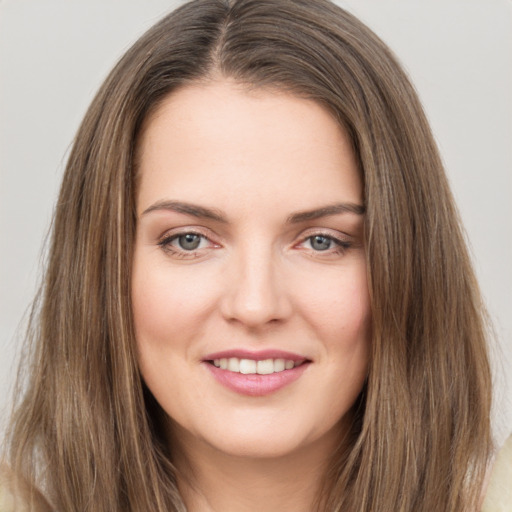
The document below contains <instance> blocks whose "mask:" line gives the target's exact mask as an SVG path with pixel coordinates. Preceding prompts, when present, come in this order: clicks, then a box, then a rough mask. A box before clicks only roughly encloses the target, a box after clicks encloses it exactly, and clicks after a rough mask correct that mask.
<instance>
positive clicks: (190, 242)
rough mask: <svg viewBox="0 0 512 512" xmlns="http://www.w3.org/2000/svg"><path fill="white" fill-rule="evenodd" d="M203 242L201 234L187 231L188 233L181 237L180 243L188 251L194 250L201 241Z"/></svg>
mask: <svg viewBox="0 0 512 512" xmlns="http://www.w3.org/2000/svg"><path fill="white" fill-rule="evenodd" d="M200 242H201V238H200V237H199V235H196V234H194V233H187V234H186V235H181V236H180V237H179V244H180V247H181V248H182V249H185V250H187V251H193V250H194V249H197V248H198V247H199V243H200Z"/></svg>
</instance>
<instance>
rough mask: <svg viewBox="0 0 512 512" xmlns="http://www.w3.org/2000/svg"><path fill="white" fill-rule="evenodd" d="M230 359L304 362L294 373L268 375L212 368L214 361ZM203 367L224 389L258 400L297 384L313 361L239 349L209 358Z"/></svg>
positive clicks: (266, 351) (263, 351)
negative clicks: (259, 397)
mask: <svg viewBox="0 0 512 512" xmlns="http://www.w3.org/2000/svg"><path fill="white" fill-rule="evenodd" d="M230 357H236V358H239V359H254V360H255V361H261V360H264V359H288V360H292V361H294V362H302V364H300V365H299V366H296V367H294V368H292V369H290V370H283V371H282V372H277V373H271V374H268V375H260V374H257V373H253V374H243V373H237V372H230V371H228V370H222V369H220V368H217V367H216V366H214V365H213V364H211V361H213V360H214V359H222V358H230ZM203 364H204V366H205V367H206V368H207V369H208V371H209V372H210V373H211V375H212V376H213V377H214V378H215V379H216V380H217V382H219V383H220V384H222V385H223V386H224V387H226V388H228V389H229V390H231V391H234V392H235V393H238V394H241V395H246V396H254V397H257V396H265V395H270V394H271V393H275V392H277V391H279V390H280V389H283V388H284V387H286V386H288V385H290V384H292V383H293V382H295V381H296V380H297V379H299V378H300V377H301V376H302V374H303V373H304V371H305V370H306V369H307V368H308V367H309V365H310V364H311V360H310V359H307V358H305V357H304V356H301V355H298V354H294V353H292V352H285V351H282V350H261V351H257V352H252V351H249V350H238V349H237V350H225V351H222V352H215V353H212V354H208V355H207V356H206V357H205V358H204V359H203Z"/></svg>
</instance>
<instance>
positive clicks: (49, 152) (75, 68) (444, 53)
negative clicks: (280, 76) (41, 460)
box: [0, 0, 512, 440]
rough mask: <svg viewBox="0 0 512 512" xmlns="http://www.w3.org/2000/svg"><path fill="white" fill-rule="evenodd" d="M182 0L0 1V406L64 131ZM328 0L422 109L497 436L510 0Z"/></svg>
mask: <svg viewBox="0 0 512 512" xmlns="http://www.w3.org/2000/svg"><path fill="white" fill-rule="evenodd" d="M180 3H181V2H177V1H171V0H122V1H121V0H87V1H85V0H82V1H73V2H71V1H69V0H0V414H2V409H4V411H5V410H6V409H7V404H8V396H9V390H10V388H11V386H12V382H13V378H14V372H15V370H14V369H15V364H14V361H15V358H16V354H17V350H18V347H19V339H20V335H19V331H20V328H21V329H22V327H23V325H24V320H23V316H24V313H25V311H26V310H27V307H28V305H29V303H30V300H31V298H32V296H33V294H34V291H35V288H36V282H37V280H38V278H39V275H40V270H41V269H40V259H41V254H42V244H43V239H44V237H45V234H46V232H47V230H48V227H49V224H50V220H51V214H52V209H53V204H54V201H55V199H56V193H57V190H58V186H59V181H60V178H61V174H62V170H63V167H64V165H65V159H66V155H67V154H68V151H69V146H70V143H71V141H72V138H73V135H74V133H75V131H76V129H77V127H78V124H79V122H80V120H81V118H82V116H83V114H84V112H85V109H86V108H87V106H88V104H89V102H90V101H91V99H92V97H93V95H94V93H95V91H96V90H97V88H98V86H99V85H100V83H101V82H102V80H103V79H104V78H105V76H106V74H107V73H108V71H109V70H110V68H111V67H112V66H113V64H114V63H115V61H116V60H117V59H118V58H119V57H120V56H121V54H122V53H123V52H124V51H125V50H126V49H127V48H128V47H129V45H130V44H131V43H132V42H133V41H134V40H135V39H136V38H137V37H138V36H140V35H141V34H142V33H143V31H144V30H145V29H147V28H149V26H151V25H152V24H153V23H154V22H155V21H156V20H158V19H159V18H160V17H161V15H163V14H165V13H166V12H168V11H169V10H171V9H172V8H173V7H175V6H176V5H178V4H180ZM338 3H340V5H342V6H344V7H346V8H347V9H349V10H350V11H352V12H354V13H355V14H356V15H358V16H359V17H360V18H361V19H362V20H363V21H365V22H366V23H367V24H368V25H369V26H370V27H372V28H373V29H374V30H375V31H376V32H377V33H378V34H379V35H380V36H381V37H382V38H383V39H384V40H385V41H386V42H387V43H388V44H389V45H390V46H391V48H392V49H393V50H394V51H395V52H396V54H397V55H398V56H399V58H400V59H401V61H402V62H403V64H404V65H405V68H406V69H407V70H408V72H409V73H410V75H411V77H412V79H413V82H414V83H415V84H416V87H417V89H418V91H419V94H420V97H421V98H422V100H423V102H424V104H425V108H426V111H427V114H428V116H429V118H430V121H431V123H432V126H433V129H434V133H435V135H436V138H437V141H438V143H439V146H440V149H441V152H442V155H443V158H444V161H445V163H446V167H447V172H448V175H449V179H450V181H451V184H452V187H453V191H454V194H455V197H456V199H457V201H458V204H459V208H460V211H461V214H462V218H463V221H464V224H465V226H466V230H467V233H468V238H469V241H470V245H471V248H472V252H473V256H474V261H475V266H476V270H477V273H478V276H479V279H480V282H481V286H482V289H483V293H484V296H485V299H486V301H487V304H488V307H489V310H490V314H491V318H492V320H493V322H494V325H495V328H496V333H497V338H498V342H499V343H498V345H497V347H496V348H495V350H494V353H495V366H496V381H497V386H496V408H495V411H496V412H495V424H496V429H497V438H498V440H499V439H503V437H504V436H505V434H506V433H507V432H508V431H510V430H512V400H510V399H508V398H507V394H510V390H511V389H512V377H511V376H510V373H511V369H512V306H511V291H510V290H511V289H512V206H511V204H512V202H511V196H512V178H511V175H512V172H511V171H512V94H511V92H510V91H512V3H511V2H510V0H480V1H476V0H430V1H426V0H347V1H343V2H341V1H340V2H338ZM20 322H21V324H20ZM20 325H21V327H20ZM17 330H18V333H17ZM507 390H508V391H507ZM2 417H3V418H4V419H5V412H4V413H3V416H2ZM0 426H1V424H0Z"/></svg>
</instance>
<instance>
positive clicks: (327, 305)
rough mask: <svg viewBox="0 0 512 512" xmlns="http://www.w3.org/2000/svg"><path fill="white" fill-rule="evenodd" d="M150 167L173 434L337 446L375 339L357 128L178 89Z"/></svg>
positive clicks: (158, 382)
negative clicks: (349, 131) (354, 138)
mask: <svg viewBox="0 0 512 512" xmlns="http://www.w3.org/2000/svg"><path fill="white" fill-rule="evenodd" d="M139 157H140V173H141V175H140V187H139V189H138V195H137V215H138V226H137V237H136V244H135V254H134V267H133V282H132V301H133V313H134V321H135V330H136V337H137V348H138V359H139V364H140V370H141V372H142V376H143V378H144V380H145V382H146V384H147V386H148V388H149V389H150V390H151V392H152V393H153V395H154V397H155V398H156V400H157V401H158V402H159V403H160V405H161V406H162V408H163V409H164V410H165V411H166V413H167V414H168V415H169V417H170V418H171V419H172V421H171V422H170V425H171V430H172V433H173V436H174V437H175V438H176V439H177V440H178V442H181V443H182V444H186V445H187V446H188V447H189V449H191V450H193V449H199V450H200V449H201V448H200V447H201V446H203V447H205V446H208V447H209V448H210V449H214V450H220V451H222V452H224V453H229V454H233V455H245V456H257V457H273V456H280V455H283V454H287V453H292V452H295V451H297V450H301V449H307V448H308V447H315V449H319V448H320V447H321V446H325V447H326V449H327V450H331V449H332V447H333V444H335V443H336V442H337V440H338V439H339V435H340V432H339V429H340V425H342V423H343V422H340V419H342V418H343V417H344V416H345V415H346V413H347V412H348V411H349V409H350V408H351V406H352V405H353V403H354V401H355V399H356V397H357V395H358V394H359V392H360V391H361V388H362V386H363V383H364V380H365V376H366V372H367V365H368V354H369V344H370V321H371V318H370V304H369V296H368V288H367V280H366V263H365V253H364V247H363V215H362V211H363V209H362V204H363V195H362V185H361V180H360V177H359V175H358V172H357V167H356V162H355V158H354V155H353V152H352V150H351V147H350V144H349V141H348V139H347V137H346V135H345V133H344V132H343V131H342V130H341V129H340V127H339V126H338V124H337V123H336V122H335V121H334V119H333V118H332V117H331V116H330V115H329V114H328V113H327V111H326V110H324V109H323V108H322V107H321V106H319V105H318V104H317V103H315V102H313V101H309V100H305V99H301V98H298V97H296V96H293V95H290V94H287V93H283V92H276V91H269V90H256V91H248V90H247V89H244V88H243V87H242V86H240V85H237V84H235V83H233V82H230V81H219V82H214V83H210V84H209V85H197V86H187V87H185V88H183V89H180V90H178V91H176V92H174V93H173V94H172V95H170V96H169V97H168V98H167V99H166V100H165V101H164V102H163V103H162V104H161V106H160V107H159V109H158V110H157V111H156V113H155V114H153V115H152V117H151V119H149V121H148V123H147V124H146V127H145V129H144V132H143V134H142V137H141V140H140V146H139Z"/></svg>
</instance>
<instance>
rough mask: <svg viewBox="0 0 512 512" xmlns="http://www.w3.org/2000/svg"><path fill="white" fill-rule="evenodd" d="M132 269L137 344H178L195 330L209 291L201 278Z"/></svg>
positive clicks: (209, 295) (204, 309) (164, 271)
mask: <svg viewBox="0 0 512 512" xmlns="http://www.w3.org/2000/svg"><path fill="white" fill-rule="evenodd" d="M146 268H150V269H151V268H152V270H151V272H150V271H145V272H144V271H137V269H135V271H134V277H133V285H132V304H133V316H134V324H135V333H136V338H137V341H138V344H139V345H140V343H142V342H144V343H146V344H147V343H150V344H156V345H158V344H163V345H169V344H170V343H171V342H172V344H173V345H178V344H179V342H180V340H187V339H189V338H190V336H192V335H193V332H194V329H197V326H198V322H199V320H200V318H201V317H202V315H203V313H204V312H206V311H207V310H208V308H209V307H210V305H211V303H212V297H211V293H210V291H209V288H208V287H207V286H206V285H207V283H205V282H204V280H203V281H201V280H199V279H198V280H195V279H194V280H190V279H186V278H184V273H183V272H182V273H181V274H180V273H176V275H175V273H172V272H170V271H169V270H168V269H165V268H164V269H162V270H161V271H158V269H156V268H155V266H154V265H153V266H151V264H148V265H147V267H146Z"/></svg>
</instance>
